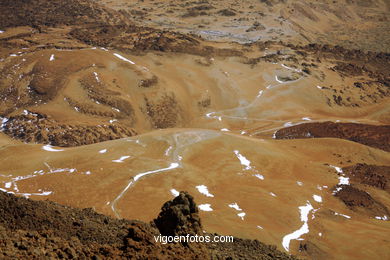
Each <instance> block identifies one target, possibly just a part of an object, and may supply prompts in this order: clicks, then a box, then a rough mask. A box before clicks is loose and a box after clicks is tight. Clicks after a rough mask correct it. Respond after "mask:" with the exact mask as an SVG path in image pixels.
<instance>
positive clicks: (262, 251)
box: [0, 192, 295, 259]
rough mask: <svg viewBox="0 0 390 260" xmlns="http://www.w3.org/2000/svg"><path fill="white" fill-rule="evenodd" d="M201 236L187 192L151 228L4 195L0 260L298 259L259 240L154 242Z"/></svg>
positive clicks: (1, 199) (169, 204)
mask: <svg viewBox="0 0 390 260" xmlns="http://www.w3.org/2000/svg"><path fill="white" fill-rule="evenodd" d="M155 223H156V224H155ZM156 226H157V227H156ZM201 232H202V233H203V231H202V229H201V223H200V219H199V216H198V210H197V206H196V204H195V202H194V200H193V198H192V197H191V196H190V195H189V194H188V193H186V192H181V193H180V195H179V196H178V197H176V198H175V199H173V200H172V201H169V202H167V203H165V204H164V206H163V207H162V212H161V213H160V214H159V216H158V217H157V219H156V220H154V222H151V223H150V224H148V223H144V222H140V221H134V220H125V219H121V220H119V219H113V218H111V217H108V216H104V215H101V214H98V213H96V212H94V211H93V210H92V209H75V208H70V207H65V206H62V205H59V204H56V203H53V202H49V201H33V200H30V199H25V198H19V197H16V196H14V195H12V194H7V193H4V192H0V259H44V258H53V259H58V258H65V259H275V258H277V259H295V257H293V256H289V255H287V254H285V253H282V252H280V251H278V250H277V249H276V247H274V246H268V245H265V244H263V243H261V242H259V241H257V240H247V239H239V238H235V240H234V242H233V243H208V244H205V243H190V244H182V243H168V244H162V243H158V242H156V241H155V236H158V235H159V234H160V233H163V234H175V235H180V234H187V233H188V234H200V233H201ZM204 234H205V235H206V234H207V233H204ZM207 235H210V236H213V235H211V234H207Z"/></svg>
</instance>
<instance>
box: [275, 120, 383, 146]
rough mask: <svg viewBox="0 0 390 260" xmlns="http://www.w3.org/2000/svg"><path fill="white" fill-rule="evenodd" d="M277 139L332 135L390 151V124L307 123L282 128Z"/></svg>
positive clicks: (277, 133)
mask: <svg viewBox="0 0 390 260" xmlns="http://www.w3.org/2000/svg"><path fill="white" fill-rule="evenodd" d="M275 137H276V139H294V138H319V137H332V138H341V139H346V140H350V141H353V142H357V143H361V144H364V145H368V146H371V147H375V148H378V149H382V150H385V151H390V126H388V125H385V126H374V125H365V124H355V123H333V122H324V123H307V124H300V125H296V126H291V127H287V128H284V129H281V130H279V131H277V132H276V134H275Z"/></svg>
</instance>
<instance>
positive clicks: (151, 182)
mask: <svg viewBox="0 0 390 260" xmlns="http://www.w3.org/2000/svg"><path fill="white" fill-rule="evenodd" d="M389 11H390V7H389V3H388V1H380V0H372V1H350V0H346V1H326V0H321V1H311V2H307V1H299V0H296V1H291V0H285V1H281V0H264V1H254V0H246V1H233V0H223V1H222V0H218V1H207V0H202V1H156V0H154V1H153V0H144V1H122V0H117V1H106V0H101V1H100V0H99V1H89V0H69V1H59V0H54V1H46V0H33V1H30V2H29V3H26V2H25V1H21V0H17V1H15V0H14V1H2V2H1V3H0V124H1V125H0V130H1V132H0V162H1V163H0V190H1V191H2V192H6V193H11V194H14V195H16V196H17V197H27V198H30V199H32V200H49V201H53V202H56V203H59V204H61V205H64V206H67V207H73V208H92V209H93V210H94V211H96V212H98V213H100V214H104V215H106V216H109V217H106V218H108V219H110V221H112V223H114V224H112V225H111V224H110V225H109V227H110V228H112V229H120V228H122V227H124V226H126V225H130V226H131V225H135V224H134V222H131V221H129V220H130V219H135V220H139V221H143V222H148V221H150V220H152V219H154V218H155V217H156V216H158V215H159V212H160V208H161V205H163V204H164V202H166V201H169V200H172V199H173V198H175V197H176V196H178V195H179V192H180V191H187V192H189V193H190V194H191V195H192V196H193V198H194V200H195V201H196V203H197V210H196V214H199V217H200V218H201V220H202V224H203V229H204V230H206V231H207V232H210V233H218V234H221V235H233V236H235V237H240V238H243V239H251V240H254V241H255V239H256V240H259V241H261V242H263V243H265V244H270V245H275V246H276V249H277V250H279V251H281V252H283V253H285V254H282V253H281V252H279V253H280V255H279V253H277V254H276V253H275V255H273V256H275V257H276V256H278V257H279V256H280V258H283V257H288V256H287V255H288V254H291V255H294V256H297V257H299V258H303V259H388V258H389V257H390V249H389V248H390V247H389V245H390V241H389V236H388V234H389V230H390V224H389V218H390V212H389V211H390V210H389V207H390V194H389V191H390V188H389V187H390V154H389V152H390V54H389V53H390V33H389V32H390V30H389V29H390V15H389V14H390V12H389ZM7 196H9V195H6V194H4V195H3V194H1V200H2V201H7V203H11V202H9V201H12V203H16V204H15V205H18V203H22V205H25V203H27V202H25V200H19V199H16V198H14V197H7ZM180 196H182V195H180ZM191 198H192V197H191ZM28 203H30V202H28ZM31 203H36V202H34V201H33V202H31ZM9 205H13V207H16V208H17V207H18V206H15V205H14V204H9ZM32 205H35V206H32V207H38V208H39V209H40V208H42V207H44V208H45V207H48V208H53V207H54V209H53V211H55V210H56V209H57V208H56V207H63V206H59V205H57V204H54V203H47V204H32ZM23 207H24V206H23ZM57 210H59V211H60V212H63V209H62V208H61V209H57ZM72 210H75V212H76V213H63V214H62V216H63V217H64V218H65V219H68V218H71V217H69V216H73V215H72V214H76V215H77V216H79V215H78V214H80V213H78V212H79V211H77V209H72ZM198 210H199V212H198ZM15 212H16V213H17V214H20V212H19V211H15ZM64 212H65V211H64ZM66 212H67V211H66ZM16 213H15V214H16ZM84 213H85V212H84ZM84 213H83V214H84ZM1 214H3V215H4V216H8V215H7V214H8V213H6V211H5V210H3V211H0V215H1ZM68 214H70V215H68ZM94 214H95V213H88V212H87V213H85V214H84V215H87V217H88V218H92V219H95V220H94V221H98V222H99V221H100V222H101V219H102V218H104V217H103V216H102V215H97V214H95V215H96V216H95V215H94ZM194 214H195V213H194ZM90 215H91V216H92V217H91V216H90ZM14 217H15V218H17V216H14ZM1 219H2V218H0V220H1ZM3 219H6V218H3ZM36 219H37V221H38V220H39V221H43V220H41V218H36ZM96 219H97V220H96ZM116 219H126V220H121V221H124V222H115V221H120V220H116ZM7 221H9V219H8V220H7ZM56 221H58V220H56ZM126 221H127V222H126ZM59 222H61V221H59ZM100 222H99V223H100ZM125 222H126V223H125ZM22 223H23V222H22ZM110 223H111V222H110ZM132 223H133V224H132ZM137 223H138V224H137V225H140V226H141V227H142V225H144V224H139V223H142V222H137ZM99 225H100V224H99ZM99 225H98V227H99V228H100V226H99ZM145 225H146V224H145ZM147 225H149V224H147ZM0 226H3V227H4V229H5V231H2V232H3V233H2V237H3V238H4V237H8V239H9V240H10V241H14V240H15V239H18V238H15V237H12V236H13V235H10V234H11V233H12V232H11V231H12V230H14V229H20V230H22V231H20V232H22V233H21V235H20V237H29V236H28V235H25V234H24V233H23V232H24V231H26V230H27V231H29V230H31V227H30V226H27V227H26V226H23V225H20V226H17V225H16V226H13V227H10V226H7V224H6V222H4V223H3V222H0ZM140 226H137V228H140ZM0 228H1V227H0ZM49 229H50V230H57V229H60V228H59V227H57V226H56V225H54V226H51V227H50V228H49ZM49 229H47V230H49ZM141 229H142V228H141ZM23 230H24V231H23ZM32 230H35V231H39V232H40V233H41V232H47V230H46V229H42V230H37V229H32ZM145 230H146V231H145V232H146V233H147V234H149V236H151V234H154V233H155V232H158V231H157V229H156V227H154V226H153V225H152V226H147V227H146V226H145ZM27 231H26V232H27ZM160 231H161V230H160ZM55 232H58V231H55ZM55 232H54V236H60V237H63V235H61V234H60V235H58V234H57V233H55ZM107 232H108V231H107ZM110 232H111V231H110ZM110 232H108V233H110ZM142 232H144V231H142ZM142 232H141V233H142ZM153 232H154V233H153ZM125 233H126V232H124V231H123V234H121V235H118V236H119V237H120V238H121V239H122V240H123V238H124V237H126V239H130V240H131V239H133V240H134V239H139V238H137V236H134V234H133V235H128V236H126V234H125ZM18 234H19V233H18ZM34 234H35V233H34ZM77 234H78V233H77ZM110 234H111V233H110ZM52 235H53V234H51V236H52ZM17 236H19V235H17ZM34 236H35V235H34ZM39 236H41V234H40V235H39ZM72 236H73V235H72ZM72 236H71V235H70V236H69V237H72ZM99 236H102V237H104V236H105V234H104V232H103V234H99ZM76 237H78V238H77V239H78V240H77V241H78V242H77V241H76V242H75V245H76V246H75V247H73V248H76V251H77V250H78V249H77V248H80V247H79V244H78V243H81V244H84V242H85V241H84V240H83V238H82V237H80V236H78V235H76ZM142 237H143V235H142ZM12 239H14V240H12ZM37 239H38V238H37ZM37 239H36V241H39V243H38V242H37V243H38V245H35V244H34V246H36V247H37V248H39V247H40V246H41V247H45V246H42V244H41V242H42V241H43V240H41V238H39V239H38V240H37ZM69 239H70V238H69ZM142 239H143V238H142ZM122 240H121V241H122ZM34 241H35V240H34ZM45 241H46V240H45ZM80 241H81V242H80ZM86 241H87V242H88V241H89V240H88V239H86ZM126 241H127V240H126ZM145 241H146V240H145ZM248 241H249V240H248ZM65 242H66V241H65ZM65 242H64V241H62V240H61V241H60V242H59V243H65ZM94 242H96V241H94ZM42 243H43V242H42ZM66 243H67V242H66ZM88 243H89V242H88ZM98 243H100V244H105V243H106V242H105V241H98ZM145 243H146V244H147V242H145ZM247 243H249V242H245V243H242V244H238V246H237V247H235V248H236V249H237V248H239V246H242V247H244V248H245V247H246V246H247ZM256 243H257V242H256ZM119 244H120V243H119ZM249 244H250V243H249ZM0 246H1V245H0ZM137 247H139V248H143V249H142V250H144V249H145V246H144V245H143V244H137ZM91 248H92V249H91V250H92V251H91V252H92V253H91V252H89V253H88V252H86V251H84V253H83V254H79V255H78V253H77V252H76V253H75V254H76V255H75V254H73V253H72V254H70V253H66V252H65V255H64V256H63V257H65V258H66V257H70V256H72V257H76V256H81V255H83V256H85V257H92V256H96V257H97V256H99V255H100V256H101V257H111V258H115V257H129V255H132V254H133V256H134V257H136V258H141V259H142V258H144V257H145V255H143V254H138V255H137V253H136V251H131V250H130V251H126V252H127V253H123V252H124V251H123V250H124V249H123V248H124V247H123V245H121V244H120V246H113V248H112V247H111V246H110V249H109V250H108V249H107V250H108V251H110V252H111V253H112V254H111V255H110V254H102V253H101V252H102V251H99V250H100V249H96V246H93V247H91ZM125 248H132V246H131V245H130V246H129V245H128V244H126V245H125ZM253 248H254V249H253ZM253 248H251V249H250V250H249V249H248V252H247V254H245V250H243V251H242V248H241V247H240V249H239V250H241V251H240V254H241V255H240V254H238V253H237V252H236V253H234V254H233V253H232V252H230V253H229V252H227V253H226V252H224V253H223V254H214V255H213V254H208V253H205V252H210V251H207V250H211V249H210V247H209V248H200V249H199V251H196V250H198V249H196V250H195V251H196V252H198V253H199V254H198V253H196V254H194V255H191V256H192V257H200V258H203V257H205V255H206V256H207V257H210V258H213V257H214V258H215V259H225V258H226V257H229V256H230V257H233V258H234V259H235V258H238V259H239V258H241V259H245V258H246V259H248V258H254V257H255V256H256V250H260V251H261V252H262V254H260V251H259V255H258V258H259V259H267V258H262V257H265V256H264V254H263V253H264V252H268V251H266V250H265V251H264V248H263V247H260V246H258V245H257V244H256V246H254V247H253ZM259 248H260V249H259ZM46 249H47V248H46ZM171 249H172V250H173V251H172V252H176V253H177V254H176V255H175V254H170V253H167V251H166V250H169V249H164V248H161V247H158V248H157V249H156V248H154V247H153V248H152V249H150V250H152V251H153V250H157V251H153V257H156V258H180V256H181V258H183V257H184V256H183V254H187V253H188V252H187V251H185V250H184V249H183V250H184V251H183V250H182V249H180V248H179V249H178V247H177V245H174V246H172V248H171ZM236 249H234V250H236ZM15 250H16V251H13V250H10V251H9V253H10V255H8V257H10V258H12V256H13V257H15V255H12V254H13V253H15V252H19V253H15V254H16V255H19V256H23V257H27V255H25V254H20V251H23V250H24V249H23V247H22V249H18V248H17V249H15ZM69 250H71V249H69ZM72 250H74V249H72ZM72 250H71V251H72ZM94 250H95V251H94ZM118 250H119V251H120V252H122V253H118V252H119V251H118ZM121 250H122V251H121ZM142 250H141V251H142ZM145 250H146V249H145ZM150 250H149V251H147V250H146V251H145V252H151V251H150ZM161 250H162V251H161ZM164 250H165V251H164ZM180 250H182V251H180ZM186 250H187V249H186ZM202 250H203V251H202ZM204 250H206V251H204ZM225 250H226V249H225ZM237 250H238V249H237ZM267 250H268V249H267ZM273 250H275V249H273ZM54 252H55V250H54ZM99 252H100V253H99ZM186 252H187V253H186ZM33 254H34V252H33ZM61 254H62V253H61ZM229 254H230V255H229ZM36 256H40V255H39V254H36ZM46 256H49V255H46ZM50 256H54V257H60V255H59V254H57V255H50ZM187 257H188V256H187ZM269 257H270V256H269ZM189 258H191V257H189Z"/></svg>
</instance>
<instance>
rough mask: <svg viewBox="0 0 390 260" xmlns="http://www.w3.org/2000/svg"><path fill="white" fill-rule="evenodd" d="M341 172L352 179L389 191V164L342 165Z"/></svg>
mask: <svg viewBox="0 0 390 260" xmlns="http://www.w3.org/2000/svg"><path fill="white" fill-rule="evenodd" d="M343 172H344V174H346V175H347V176H348V177H350V178H351V180H352V181H355V182H358V183H361V184H366V185H370V186H372V187H376V188H378V189H382V190H385V191H387V192H390V185H389V182H390V166H378V165H368V164H365V163H358V164H356V165H353V166H349V167H344V168H343Z"/></svg>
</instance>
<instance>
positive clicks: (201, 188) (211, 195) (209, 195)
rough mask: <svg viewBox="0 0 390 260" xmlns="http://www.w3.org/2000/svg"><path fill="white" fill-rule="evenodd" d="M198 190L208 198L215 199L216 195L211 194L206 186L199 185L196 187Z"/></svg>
mask: <svg viewBox="0 0 390 260" xmlns="http://www.w3.org/2000/svg"><path fill="white" fill-rule="evenodd" d="M196 188H197V189H198V191H199V192H200V193H202V194H203V195H206V196H207V197H214V195H213V194H211V193H210V192H209V190H208V189H207V186H206V185H198V186H196Z"/></svg>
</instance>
